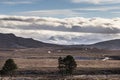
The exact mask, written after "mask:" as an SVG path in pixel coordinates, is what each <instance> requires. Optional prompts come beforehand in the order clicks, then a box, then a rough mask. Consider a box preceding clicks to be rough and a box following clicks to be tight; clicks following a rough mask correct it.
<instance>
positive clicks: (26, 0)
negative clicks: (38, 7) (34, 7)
mask: <svg viewBox="0 0 120 80" xmlns="http://www.w3.org/2000/svg"><path fill="white" fill-rule="evenodd" d="M36 1H38V0H20V1H19V0H1V2H0V3H2V4H7V5H18V4H32V3H34V2H36Z"/></svg>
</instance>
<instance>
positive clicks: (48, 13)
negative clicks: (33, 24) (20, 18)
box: [16, 9, 83, 17]
mask: <svg viewBox="0 0 120 80" xmlns="http://www.w3.org/2000/svg"><path fill="white" fill-rule="evenodd" d="M16 14H20V15H25V16H26V15H28V16H47V17H49V16H54V17H56V16H58V15H62V16H67V17H71V16H80V15H81V14H83V13H80V12H75V11H74V10H72V9H58V10H57V9H56V10H37V11H25V12H18V13H16Z"/></svg>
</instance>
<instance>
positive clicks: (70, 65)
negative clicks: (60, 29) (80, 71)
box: [58, 55, 77, 75]
mask: <svg viewBox="0 0 120 80" xmlns="http://www.w3.org/2000/svg"><path fill="white" fill-rule="evenodd" d="M58 62H59V70H60V72H62V73H63V72H65V73H66V74H70V75H72V73H73V71H74V70H75V68H76V67H77V64H76V61H75V60H74V58H73V57H72V56H71V55H68V56H66V57H65V58H61V57H59V59H58Z"/></svg>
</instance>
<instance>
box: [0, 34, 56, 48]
mask: <svg viewBox="0 0 120 80" xmlns="http://www.w3.org/2000/svg"><path fill="white" fill-rule="evenodd" d="M44 46H48V47H51V46H56V45H54V44H48V43H43V42H40V41H36V40H34V39H32V38H22V37H17V36H15V35H14V34H2V33H0V48H39V47H44Z"/></svg>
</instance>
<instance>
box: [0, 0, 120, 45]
mask: <svg viewBox="0 0 120 80" xmlns="http://www.w3.org/2000/svg"><path fill="white" fill-rule="evenodd" d="M0 33H13V34H15V35H17V36H20V37H25V38H33V39H35V40H39V41H43V42H47V43H55V44H68V45H69V44H93V43H96V42H100V41H105V40H111V39H119V38H120V0H116V1H115V0H0Z"/></svg>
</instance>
